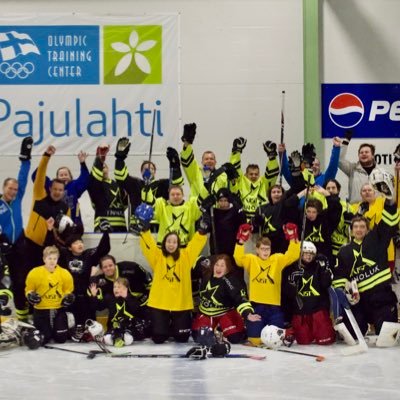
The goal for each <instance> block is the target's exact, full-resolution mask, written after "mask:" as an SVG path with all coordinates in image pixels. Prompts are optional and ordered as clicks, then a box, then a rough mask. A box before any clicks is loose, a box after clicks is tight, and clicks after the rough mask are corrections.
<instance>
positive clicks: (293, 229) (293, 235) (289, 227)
mask: <svg viewBox="0 0 400 400" xmlns="http://www.w3.org/2000/svg"><path fill="white" fill-rule="evenodd" d="M283 233H284V234H285V239H286V240H292V239H298V234H297V225H296V224H294V223H292V222H288V223H287V224H285V225H283Z"/></svg>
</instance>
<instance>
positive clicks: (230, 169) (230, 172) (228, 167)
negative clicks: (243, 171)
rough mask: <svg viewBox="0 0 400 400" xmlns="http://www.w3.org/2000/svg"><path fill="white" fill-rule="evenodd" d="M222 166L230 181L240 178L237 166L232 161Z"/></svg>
mask: <svg viewBox="0 0 400 400" xmlns="http://www.w3.org/2000/svg"><path fill="white" fill-rule="evenodd" d="M222 168H223V170H224V172H225V173H226V176H227V177H228V179H229V180H230V181H233V180H235V179H237V178H239V174H238V172H237V171H236V168H235V167H234V166H233V165H232V164H231V163H225V164H223V165H222Z"/></svg>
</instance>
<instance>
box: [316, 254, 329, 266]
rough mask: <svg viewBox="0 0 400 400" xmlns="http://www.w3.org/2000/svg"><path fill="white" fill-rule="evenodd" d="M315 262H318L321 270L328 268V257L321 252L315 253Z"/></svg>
mask: <svg viewBox="0 0 400 400" xmlns="http://www.w3.org/2000/svg"><path fill="white" fill-rule="evenodd" d="M315 262H316V263H317V264H319V267H320V268H321V269H322V270H328V269H329V260H328V257H326V256H324V255H323V254H317V255H316V257H315Z"/></svg>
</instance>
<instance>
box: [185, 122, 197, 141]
mask: <svg viewBox="0 0 400 400" xmlns="http://www.w3.org/2000/svg"><path fill="white" fill-rule="evenodd" d="M195 136H196V124H194V123H193V124H185V125H183V135H182V137H181V140H182V142H188V143H190V144H192V143H193V142H194V137H195Z"/></svg>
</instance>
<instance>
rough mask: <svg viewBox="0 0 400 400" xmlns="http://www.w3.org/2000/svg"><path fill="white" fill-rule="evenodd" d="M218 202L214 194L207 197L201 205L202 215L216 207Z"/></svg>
mask: <svg viewBox="0 0 400 400" xmlns="http://www.w3.org/2000/svg"><path fill="white" fill-rule="evenodd" d="M215 202H216V198H215V196H214V194H210V195H209V196H208V197H206V198H205V199H204V200H203V201H202V202H201V205H200V211H201V212H202V213H204V212H207V211H209V209H210V208H211V207H212V206H214V204H215Z"/></svg>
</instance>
